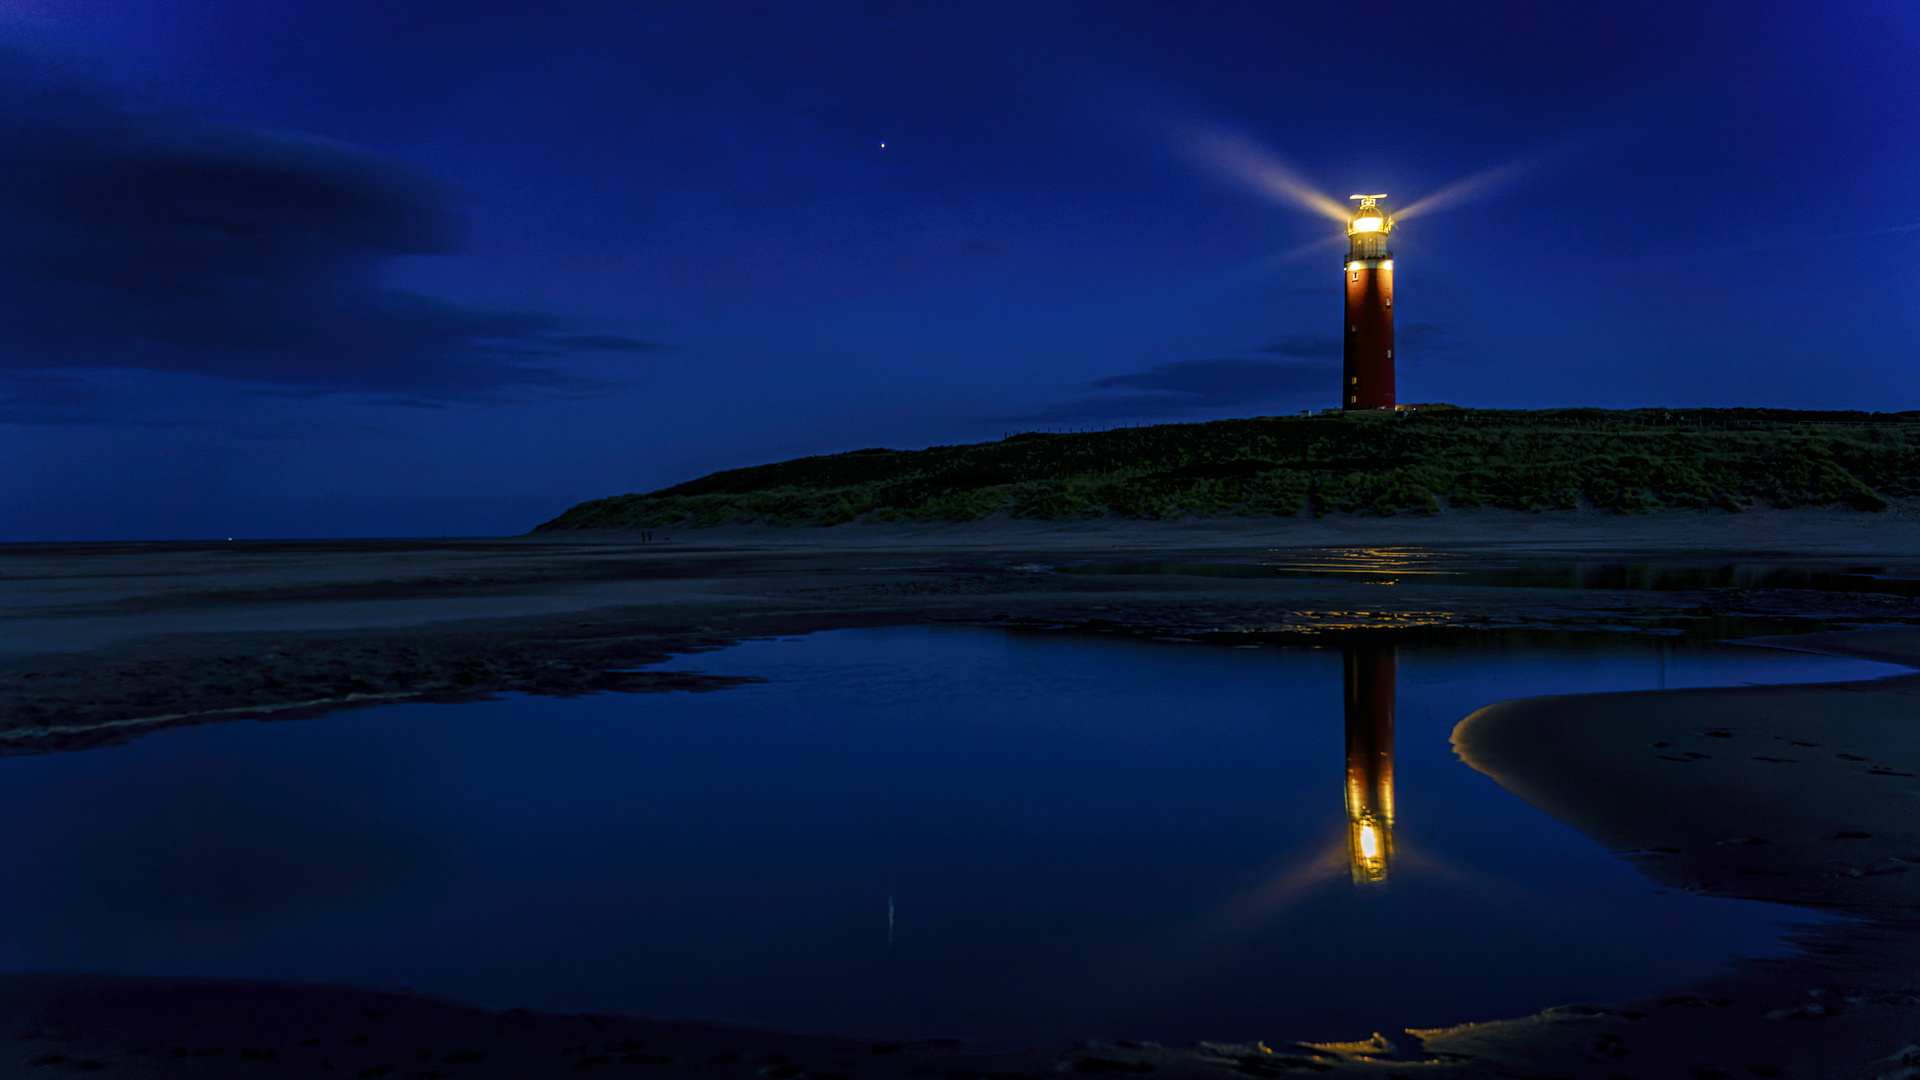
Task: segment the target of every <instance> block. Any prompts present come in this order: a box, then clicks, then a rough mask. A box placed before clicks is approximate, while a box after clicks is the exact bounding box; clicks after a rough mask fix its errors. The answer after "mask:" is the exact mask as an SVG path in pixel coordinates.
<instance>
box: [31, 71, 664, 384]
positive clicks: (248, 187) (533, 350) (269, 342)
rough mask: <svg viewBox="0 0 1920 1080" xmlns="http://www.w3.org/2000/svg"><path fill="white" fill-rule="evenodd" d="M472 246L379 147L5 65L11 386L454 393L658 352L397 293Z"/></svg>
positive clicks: (559, 376)
mask: <svg viewBox="0 0 1920 1080" xmlns="http://www.w3.org/2000/svg"><path fill="white" fill-rule="evenodd" d="M461 231H462V230H461V224H460V221H459V219H458V217H457V216H456V214H455V213H454V212H453V209H452V193H451V192H450V191H449V189H447V188H446V187H445V186H444V185H442V184H440V183H439V182H437V181H435V180H433V179H432V178H430V177H427V176H424V175H422V174H420V173H417V172H415V171H413V170H411V169H409V168H407V167H406V166H404V165H401V164H398V163H396V162H393V161H390V160H387V159H384V158H381V157H379V156H377V155H375V154H373V153H370V152H368V151H366V150H362V149H358V148H355V147H351V146H347V145H343V144H340V143H335V142H329V141H326V140H322V139H318V138H312V137H307V136H301V135H292V134H281V133H273V132H265V131H258V130H252V129H246V128H239V127H225V126H218V125H212V124H206V123H201V122H198V121H196V120H194V119H192V118H190V117H186V116H182V115H179V114H177V113H167V112H161V111H157V110H153V109H142V108H138V107H135V106H134V105H132V104H129V103H126V102H123V101H121V100H119V99H118V98H117V97H116V96H115V95H113V94H111V93H109V92H107V91H104V90H101V89H98V88H93V87H89V86H86V85H83V84H81V83H80V82H78V81H76V80H74V79H72V78H67V77H49V76H48V75H47V74H46V73H45V71H44V69H43V68H42V69H40V70H36V66H35V62H34V60H33V58H31V57H26V56H22V55H20V54H19V53H18V52H17V51H14V52H8V51H4V50H0V371H7V370H11V371H13V372H16V373H23V372H28V371H51V370H55V369H59V370H62V371H65V372H69V373H71V372H74V371H84V370H86V369H101V368H137V369H146V370H152V371H168V372H184V373H192V374H200V375H213V376H220V377H225V378H231V379H240V380H247V381H251V382H257V383H268V384H278V385H283V386H295V387H302V388H309V389H320V390H334V391H375V392H381V393H399V394H407V395H414V396H423V397H429V398H441V399H447V398H461V397H474V396H481V395H493V394H498V393H500V392H503V391H509V390H514V389H527V388H549V389H573V390H579V389H586V388H588V387H590V386H592V385H595V384H592V383H590V382H589V381H588V380H586V379H583V378H580V377H579V376H576V375H571V374H569V373H567V372H566V371H564V370H563V368H562V367H561V366H559V365H558V364H557V363H556V361H558V360H564V359H565V358H568V357H572V356H576V355H579V354H583V353H593V352H638V351H641V350H644V349H648V348H652V347H654V346H652V344H651V343H648V342H642V341H639V340H637V339H633V338H627V337H622V336H619V335H612V334H598V333H585V332H581V331H582V328H581V327H580V326H578V325H577V324H571V323H569V322H568V321H567V320H564V319H561V318H558V317H555V316H552V315H546V314H540V313H535V312H523V311H500V310H491V309H487V308H481V307H475V306H470V305H465V304H460V303H456V302H454V301H451V300H445V299H440V298H436V297H432V296H425V295H421V294H418V293H413V292H407V291H404V290H400V289H393V288H388V287H386V286H384V285H382V284H380V282H379V277H378V275H379V271H380V269H381V266H382V264H383V262H385V261H386V260H388V259H392V258H395V257H399V256H407V255H433V254H445V253H448V252H452V251H454V250H455V249H456V248H457V247H458V245H459V242H460V238H461ZM66 377H70V376H63V378H66ZM19 385H25V386H27V389H26V390H25V391H22V390H20V389H19V388H18V387H19ZM59 385H63V384H61V383H58V382H48V383H40V384H31V383H29V384H17V380H16V385H14V386H13V388H11V389H9V390H8V391H7V393H10V394H13V395H16V396H17V395H19V394H22V393H26V394H28V396H30V397H31V396H32V395H34V394H39V395H42V396H44V395H46V394H49V393H52V392H53V390H52V389H51V388H53V387H56V386H59ZM35 386H38V389H37V390H36V389H34V387H35ZM74 392H77V391H74Z"/></svg>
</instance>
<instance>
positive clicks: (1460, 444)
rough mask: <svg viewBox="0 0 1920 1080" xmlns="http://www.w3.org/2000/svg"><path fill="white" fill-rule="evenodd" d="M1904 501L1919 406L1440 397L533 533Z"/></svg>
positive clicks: (902, 472)
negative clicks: (1405, 406)
mask: <svg viewBox="0 0 1920 1080" xmlns="http://www.w3.org/2000/svg"><path fill="white" fill-rule="evenodd" d="M1914 496H1920V413H1893V414H1888V413H1872V414H1868V413H1810V412H1796V411H1789V410H1776V409H1708V410H1687V411H1684V412H1675V411H1670V410H1645V409H1643V410H1633V411H1611V410H1602V409H1560V410H1550V411H1495V410H1436V411H1422V412H1401V413H1347V414H1333V415H1316V416H1289V417H1262V418H1255V419H1247V420H1217V421H1212V422H1209V423H1198V424H1160V425H1156V426H1153V427H1142V428H1117V429H1113V430H1108V431H1092V432H1081V433H1074V434H1042V433H1026V434H1020V435H1014V436H1012V437H1010V438H1007V439H1003V440H1001V441H999V442H992V443H976V444H973V445H969V446H936V447H932V448H930V449H926V450H884V449H874V450H855V451H852V452H850V453H845V454H831V455H825V456H821V457H810V458H800V459H797V460H794V461H783V462H779V463H777V464H772V465H758V466H754V467H752V468H746V469H730V470H727V471H725V472H717V473H714V474H712V475H710V476H703V477H701V478H700V479H698V480H689V481H687V482H686V483H683V484H676V485H674V486H672V487H669V488H663V489H661V490H659V491H654V492H649V493H647V494H644V495H617V496H614V497H612V498H606V499H596V500H594V501H592V502H586V503H581V504H580V505H578V506H575V507H573V508H572V509H570V510H568V511H567V512H566V513H564V514H562V515H560V516H559V517H557V518H555V519H553V520H552V521H549V522H547V523H546V524H544V525H541V526H540V527H539V528H540V530H560V529H636V528H658V527H661V526H665V525H682V524H693V525H720V524H744V523H749V522H765V523H770V524H776V525H800V524H815V525H838V524H841V523H843V522H848V521H852V520H854V519H855V518H860V517H865V516H868V515H871V516H872V517H874V518H876V519H879V520H885V521H904V520H913V521H922V522H931V521H955V522H958V521H970V520H972V519H974V518H977V517H981V516H983V515H987V514H993V513H1007V514H1010V515H1013V516H1015V517H1026V518H1038V519H1042V520H1048V521H1059V520H1071V519H1078V518H1091V517H1102V516H1107V515H1114V516H1119V517H1127V518H1147V519H1159V518H1178V517H1210V516H1214V515H1219V514H1243V515H1269V516H1281V517H1287V516H1294V515H1309V516H1318V515H1323V514H1333V513H1344V514H1372V515H1393V514H1416V515H1417V514H1434V513H1438V512H1440V511H1441V509H1442V508H1443V507H1446V506H1453V507H1483V506H1484V507H1497V508H1500V509H1506V510H1533V511H1539V510H1572V509H1576V508H1580V507H1595V508H1599V509H1602V510H1607V511H1613V512H1618V513H1623V514H1640V513H1648V512H1650V511H1654V510H1659V509H1665V508H1685V509H1704V508H1718V509H1720V510H1724V511H1730V512H1738V511H1740V510H1743V509H1746V508H1749V507H1753V506H1778V507H1793V506H1825V505H1831V504H1836V503H1838V504H1845V505H1848V506H1851V507H1854V508H1855V509H1859V510H1879V509H1883V508H1885V507H1886V505H1887V501H1886V500H1887V499H1889V498H1905V497H1914Z"/></svg>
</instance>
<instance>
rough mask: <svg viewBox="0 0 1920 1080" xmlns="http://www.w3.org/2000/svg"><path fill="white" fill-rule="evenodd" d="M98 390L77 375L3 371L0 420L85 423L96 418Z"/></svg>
mask: <svg viewBox="0 0 1920 1080" xmlns="http://www.w3.org/2000/svg"><path fill="white" fill-rule="evenodd" d="M99 397H100V395H99V390H98V388H97V387H95V386H94V385H93V384H92V383H91V382H88V381H87V380H85V379H82V378H79V377H78V376H74V375H67V374H63V373H60V372H51V371H24V372H0V424H82V423H87V422H89V421H90V420H91V419H93V417H94V415H95V411H96V407H97V405H98V403H99Z"/></svg>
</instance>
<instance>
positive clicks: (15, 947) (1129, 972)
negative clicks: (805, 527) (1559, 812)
mask: <svg viewBox="0 0 1920 1080" xmlns="http://www.w3.org/2000/svg"><path fill="white" fill-rule="evenodd" d="M1488 640H1489V642H1491V641H1493V640H1494V639H1493V638H1492V637H1491V636H1489V639H1488ZM1591 640H1592V642H1593V644H1591V645H1590V646H1588V647H1581V648H1571V647H1569V648H1547V647H1540V646H1531V647H1517V646H1516V647H1507V648H1496V647H1482V648H1440V647H1433V646H1420V647H1413V646H1403V647H1400V648H1399V649H1397V650H1394V649H1391V648H1379V647H1371V648H1368V649H1365V650H1358V651H1356V650H1353V649H1348V650H1346V651H1344V652H1343V651H1342V650H1341V649H1338V648H1329V649H1312V648H1238V649H1237V648H1225V647H1217V646H1203V645H1191V644H1174V643H1165V642H1145V641H1129V640H1099V639H1090V638H1086V637H1074V636H1067V635H1047V634H1033V633H1017V632H1010V631H1001V630H993V629H970V628H902V629H871V630H847V631H835V632H828V633H820V634H814V635H811V636H809V637H805V638H795V639H782V640H774V641H754V642H748V643H745V644H742V645H740V646H737V647H735V648H731V649H727V650H724V651H720V652H715V653H708V654H704V655H698V656H691V657H683V658H681V659H679V660H677V661H675V662H674V663H673V664H671V665H665V666H669V667H678V668H691V669H701V670H708V671H716V672H724V673H729V674H743V675H759V676H764V677H765V678H767V679H768V680H770V681H769V682H767V683H765V684H759V685H750V686H743V687H739V688H735V689H729V690H724V691H719V692H714V693H706V694H684V693H680V694H649V695H635V696H611V695H610V696H601V697H591V698H582V699H573V700H555V699H546V698H527V697H513V698H508V699H503V700H499V701H493V702H485V703H480V704H469V705H445V706H441V705H406V706H390V707H384V708H378V709H368V710H364V711H359V712H349V713H341V714H336V715H333V716H328V717H324V718H321V719H314V720H299V721H282V722H257V721H247V722H230V723H225V724H214V725H207V726H204V727H194V728H181V729H175V730H169V731H162V732H157V733H154V734H152V735H149V736H146V737H144V738H140V739H137V740H135V741H133V742H131V743H128V744H126V745H123V746H117V747H110V748H105V749H99V750H90V751H84V752H77V753H68V754H49V755H44V756H37V757H13V758H6V759H0V880H4V881H5V882H6V883H7V887H6V888H5V889H4V890H0V970H9V971H81V972H119V973H133V974H152V975H199V976H215V977H232V978H266V979H294V980H317V981H327V982H339V983H350V984H357V985H363V986H371V987H377V988H395V987H401V986H406V987H412V988H415V989H418V990H423V991H430V992H435V993H440V994H447V995H452V996H456V997H460V998H465V999H468V1000H473V1001H478V1002H482V1003H486V1004H490V1005H496V1006H509V1005H517V1006H526V1007H533V1008H541V1009H554V1010H599V1011H625V1012H635V1013H641V1014H647V1015H653V1016H673V1017H686V1018H704V1019H715V1020H731V1021H743V1022H750V1023H755V1024H763V1025H772V1026H778V1027H785V1028H794V1029H807V1030H820V1031H836V1032H847V1033H865V1034H875V1035H883V1036H888V1037H922V1036H957V1037H962V1038H966V1039H970V1040H974V1041H975V1042H976V1043H978V1044H979V1045H981V1046H982V1047H985V1048H1004V1047H1013V1046H1018V1045H1060V1044H1063V1043H1065V1042H1067V1041H1070V1040H1073V1039H1079V1038H1133V1039H1157V1040H1161V1041H1165V1042H1183V1041H1186V1040H1190V1039H1200V1038H1209V1039H1222V1040H1239V1039H1253V1038H1268V1039H1274V1038H1310V1039H1344V1038H1364V1037H1365V1036H1367V1035H1368V1034H1369V1033H1371V1032H1373V1031H1383V1032H1387V1033H1389V1034H1394V1033H1397V1032H1398V1031H1399V1030H1400V1029H1402V1028H1406V1027H1435V1026H1442V1025H1447V1024H1455V1023H1461V1022H1466V1021H1475V1020H1488V1019H1494V1018H1500V1017H1508V1016H1517V1015H1522V1014H1525V1013H1529V1012H1533V1011H1536V1010H1538V1009H1540V1008H1543V1007H1546V1006H1550V1005H1556V1004H1566V1003H1571V1002H1576V1001H1587V1000H1603V999H1608V998H1616V997H1623V996H1628V995H1642V994H1648V993H1655V992H1658V991H1660V990H1662V989H1664V988H1667V987H1670V986H1675V985H1678V984H1680V983H1683V982H1685V981H1686V980H1687V979H1689V978H1692V977H1694V976H1698V975H1701V974H1705V973H1708V972H1710V971H1713V970H1716V969H1717V968H1719V967H1720V966H1721V965H1723V964H1724V963H1725V962H1727V961H1728V960H1729V959H1730V958H1732V957H1736V956H1743V955H1744V956H1756V955H1766V954H1776V953H1779V952H1782V951H1785V950H1786V949H1787V948H1789V945H1788V944H1786V943H1785V937H1786V935H1787V933H1788V928H1789V927H1790V926H1791V925H1794V924H1804V923H1806V922H1808V921H1809V920H1811V919H1813V918H1815V916H1813V915H1810V914H1808V913H1805V912H1800V911H1794V910H1791V909H1784V908H1780V907H1775V906H1769V905H1764V904H1760V903H1753V902H1746V901H1737V900H1725V899H1715V898H1708V897H1701V896H1695V895H1690V894H1686V893H1677V892H1670V891H1663V890H1660V889H1658V888H1655V887H1654V886H1653V885H1651V884H1650V883H1649V882H1648V881H1647V880H1646V879H1645V878H1642V877H1641V876H1640V875H1639V874H1638V873H1636V872H1635V871H1634V869H1633V868H1632V867H1631V866H1630V865H1628V864H1627V863H1625V862H1623V861H1620V860H1618V859H1616V858H1614V857H1613V856H1612V855H1610V854H1609V853H1608V852H1606V851H1604V850H1602V849H1601V848H1600V847H1599V846H1598V845H1596V844H1595V843H1593V842H1592V841H1590V840H1588V839H1587V838H1586V837H1584V836H1582V835H1580V834H1579V833H1577V832H1574V831H1573V830H1571V829H1569V828H1567V827H1565V826H1563V825H1560V824H1559V823H1557V822H1555V821H1553V820H1551V819H1549V818H1546V817H1545V816H1543V815H1541V814H1539V813H1537V812H1535V811H1533V810H1532V809H1531V808H1529V807H1528V806H1527V805H1526V804H1524V803H1522V802H1521V801H1520V800H1518V799H1517V798H1515V797H1513V796H1511V795H1509V794H1507V793H1506V792H1505V791H1503V790H1502V789H1500V788H1499V787H1498V786H1496V785H1495V784H1494V783H1493V782H1492V781H1490V780H1488V779H1487V778H1486V777H1484V776H1481V775H1480V774H1478V773H1476V772H1473V771H1472V770H1470V769H1468V768H1467V767H1466V766H1464V765H1462V764H1461V763H1460V762H1459V761H1458V760H1457V759H1455V757H1454V756H1453V754H1452V751H1451V749H1450V748H1449V745H1448V741H1447V736H1448V733H1449V732H1450V730H1451V729H1452V727H1453V725H1454V724H1455V723H1456V722H1458V721H1459V720H1460V719H1461V718H1462V717H1464V716H1466V715H1467V714H1468V713H1469V712H1471V711H1473V710H1474V709H1476V708H1478V707H1480V706H1482V705H1486V704H1488V703H1491V702H1494V701H1498V700H1502V699H1506V698H1512V697H1519V696H1527V695H1534V694H1545V693H1566V692H1575V691H1599V690H1626V689H1644V688H1648V687H1652V686H1656V685H1662V684H1664V685H1666V686H1669V687H1678V686H1703V685H1732V684H1739V683H1745V682H1809V681H1828V680H1841V679H1861V678H1873V677H1877V676H1880V675H1884V674H1890V673H1894V672H1896V671H1903V670H1905V669H1900V668H1895V667H1893V666H1891V665H1884V664H1874V663H1868V662H1864V661H1853V660H1844V659H1837V658H1829V657H1821V656H1813V655H1806V654H1799V653H1790V652H1784V651H1779V650H1771V649H1762V648H1756V647H1744V646H1734V645H1719V646H1705V647H1687V646H1684V645H1677V644H1674V643H1671V642H1666V643H1655V642H1651V641H1649V640H1648V639H1644V638H1628V637H1625V636H1623V635H1598V634H1596V635H1594V636H1593V638H1592V639H1591ZM1383 800H1384V801H1383ZM1363 819H1364V821H1363ZM1363 824H1364V825H1365V826H1366V828H1371V829H1372V830H1374V831H1373V833H1372V834H1371V838H1370V839H1369V837H1368V836H1367V835H1364V833H1365V829H1363V828H1362V825H1363Z"/></svg>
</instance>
